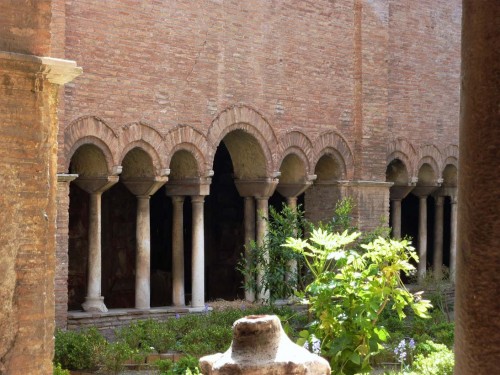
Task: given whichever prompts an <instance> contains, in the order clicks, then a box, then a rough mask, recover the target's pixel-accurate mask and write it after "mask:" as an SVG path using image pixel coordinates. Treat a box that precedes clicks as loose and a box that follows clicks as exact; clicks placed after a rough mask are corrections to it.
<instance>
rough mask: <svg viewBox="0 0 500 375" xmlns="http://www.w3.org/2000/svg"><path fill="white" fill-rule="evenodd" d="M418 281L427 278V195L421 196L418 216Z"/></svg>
mask: <svg viewBox="0 0 500 375" xmlns="http://www.w3.org/2000/svg"><path fill="white" fill-rule="evenodd" d="M418 257H419V262H418V281H419V282H420V281H422V280H423V279H424V278H425V271H426V264H427V195H421V196H419V215H418Z"/></svg>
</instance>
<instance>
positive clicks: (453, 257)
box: [450, 196, 457, 283]
mask: <svg viewBox="0 0 500 375" xmlns="http://www.w3.org/2000/svg"><path fill="white" fill-rule="evenodd" d="M450 216H451V217H450V221H451V223H450V280H451V282H453V283H455V273H456V264H457V197H456V196H452V197H451V215H450Z"/></svg>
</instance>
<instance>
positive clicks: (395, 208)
mask: <svg viewBox="0 0 500 375" xmlns="http://www.w3.org/2000/svg"><path fill="white" fill-rule="evenodd" d="M391 218H392V237H394V238H395V239H397V240H399V239H401V199H391Z"/></svg>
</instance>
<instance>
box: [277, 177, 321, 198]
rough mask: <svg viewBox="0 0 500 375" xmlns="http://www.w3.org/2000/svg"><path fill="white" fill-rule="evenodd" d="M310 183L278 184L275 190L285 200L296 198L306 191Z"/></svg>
mask: <svg viewBox="0 0 500 375" xmlns="http://www.w3.org/2000/svg"><path fill="white" fill-rule="evenodd" d="M312 183H313V182H312V181H305V182H298V183H282V182H280V183H278V186H276V190H277V191H278V193H280V194H281V195H282V196H284V197H285V198H292V197H297V196H299V195H300V194H302V193H303V192H304V191H306V190H307V189H308V188H309V187H310V186H311V185H312Z"/></svg>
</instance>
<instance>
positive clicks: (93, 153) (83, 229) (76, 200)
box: [68, 144, 108, 310]
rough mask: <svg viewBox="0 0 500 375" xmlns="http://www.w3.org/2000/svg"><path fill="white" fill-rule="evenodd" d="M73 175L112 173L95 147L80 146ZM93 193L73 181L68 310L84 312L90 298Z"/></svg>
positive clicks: (93, 175) (73, 162)
mask: <svg viewBox="0 0 500 375" xmlns="http://www.w3.org/2000/svg"><path fill="white" fill-rule="evenodd" d="M69 172H70V173H76V174H78V175H79V177H80V178H93V177H94V178H99V177H103V176H106V175H107V174H108V167H107V163H106V158H105V156H104V153H103V152H102V150H101V149H99V148H98V147H97V146H95V145H92V144H84V145H82V146H80V147H79V148H78V149H77V150H76V151H75V153H74V154H73V156H72V158H71V161H70V165H69ZM89 205H90V199H89V193H88V192H86V191H85V190H84V189H83V188H81V187H80V186H78V184H77V183H75V182H71V183H70V189H69V220H68V222H69V223H68V232H69V233H68V235H69V240H68V310H81V309H82V303H83V302H84V301H85V297H86V295H87V279H88V266H87V265H88V257H89Z"/></svg>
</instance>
